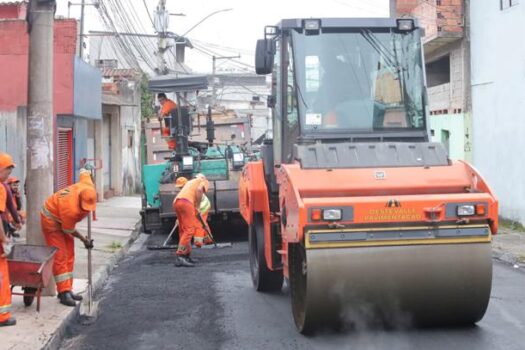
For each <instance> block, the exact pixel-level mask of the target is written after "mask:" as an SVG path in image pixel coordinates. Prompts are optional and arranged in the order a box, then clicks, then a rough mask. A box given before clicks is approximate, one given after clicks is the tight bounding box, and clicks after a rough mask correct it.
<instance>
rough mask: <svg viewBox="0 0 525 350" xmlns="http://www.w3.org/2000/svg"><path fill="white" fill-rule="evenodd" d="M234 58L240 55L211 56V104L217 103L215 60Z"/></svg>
mask: <svg viewBox="0 0 525 350" xmlns="http://www.w3.org/2000/svg"><path fill="white" fill-rule="evenodd" d="M235 58H241V55H237V56H215V55H214V56H212V59H213V65H212V73H211V75H212V105H213V106H215V105H216V104H217V85H216V84H215V75H216V73H217V72H216V70H217V64H216V63H217V60H231V59H235Z"/></svg>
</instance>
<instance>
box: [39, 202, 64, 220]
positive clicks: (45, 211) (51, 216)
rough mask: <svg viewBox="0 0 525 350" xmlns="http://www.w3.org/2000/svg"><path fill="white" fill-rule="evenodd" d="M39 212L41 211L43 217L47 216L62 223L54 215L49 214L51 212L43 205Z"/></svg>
mask: <svg viewBox="0 0 525 350" xmlns="http://www.w3.org/2000/svg"><path fill="white" fill-rule="evenodd" d="M41 213H42V214H43V215H44V216H45V217H47V218H49V219H51V220H53V221H56V222H58V223H62V222H61V221H60V220H59V219H58V218H57V217H56V216H54V215H53V214H51V212H50V211H49V210H48V209H47V208H46V206H45V205H43V206H42V211H41Z"/></svg>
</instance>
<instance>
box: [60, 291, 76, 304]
mask: <svg viewBox="0 0 525 350" xmlns="http://www.w3.org/2000/svg"><path fill="white" fill-rule="evenodd" d="M58 300H60V304H62V305H66V306H76V305H77V303H75V300H73V298H72V297H71V294H69V292H62V293H58Z"/></svg>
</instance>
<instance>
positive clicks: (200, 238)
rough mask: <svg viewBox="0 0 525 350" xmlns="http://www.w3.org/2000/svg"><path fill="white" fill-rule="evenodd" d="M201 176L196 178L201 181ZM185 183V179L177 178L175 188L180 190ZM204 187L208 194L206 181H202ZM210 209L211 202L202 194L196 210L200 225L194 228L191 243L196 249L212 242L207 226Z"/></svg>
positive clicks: (186, 180) (198, 175)
mask: <svg viewBox="0 0 525 350" xmlns="http://www.w3.org/2000/svg"><path fill="white" fill-rule="evenodd" d="M203 176H204V175H202V174H197V177H199V178H201V179H203ZM204 180H206V178H205V177H204ZM187 182H188V179H187V178H185V177H179V178H178V179H177V181H176V183H175V187H177V188H182V187H184V185H186V183H187ZM204 185H205V192H208V188H207V187H208V181H207V180H206V181H204ZM210 208H211V202H210V200H209V199H208V197H207V196H206V194H204V193H203V194H202V199H201V202H200V204H199V209H198V210H199V214H200V216H201V219H202V222H201V225H199V226H198V227H197V228H196V230H195V235H194V236H193V242H194V244H195V246H196V247H198V248H200V247H202V246H203V245H208V244H212V243H213V240H212V238H211V237H210V232H211V230H210V226H209V225H208V215H209V213H210ZM199 221H200V220H199Z"/></svg>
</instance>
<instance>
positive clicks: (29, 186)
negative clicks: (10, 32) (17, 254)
mask: <svg viewBox="0 0 525 350" xmlns="http://www.w3.org/2000/svg"><path fill="white" fill-rule="evenodd" d="M55 7H56V3H55V1H54V0H51V1H46V2H44V1H41V0H40V1H39V0H31V2H30V5H29V15H28V22H29V23H28V26H29V82H28V86H29V96H28V100H29V101H28V115H27V177H26V196H27V198H29V200H28V201H27V243H28V244H39V245H45V240H44V237H43V235H42V231H41V229H40V209H41V207H42V204H43V203H44V202H45V200H46V199H47V197H48V196H49V195H51V194H52V191H53V29H54V14H55ZM45 294H46V295H54V294H55V286H54V283H50V287H48V288H47V289H46V290H45Z"/></svg>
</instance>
